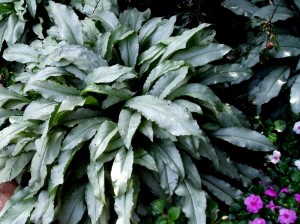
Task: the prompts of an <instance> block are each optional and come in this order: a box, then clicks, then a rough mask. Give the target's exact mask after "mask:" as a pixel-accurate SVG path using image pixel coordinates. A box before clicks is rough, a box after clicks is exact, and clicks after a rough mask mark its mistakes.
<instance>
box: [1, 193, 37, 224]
mask: <svg viewBox="0 0 300 224" xmlns="http://www.w3.org/2000/svg"><path fill="white" fill-rule="evenodd" d="M36 201H37V198H36V197H29V198H26V199H23V200H20V201H18V202H17V203H15V204H13V205H12V206H11V207H9V209H7V210H4V213H2V214H1V216H0V223H7V224H8V223H10V224H25V223H26V222H27V219H28V217H29V216H30V213H31V211H32V210H33V208H34V206H35V204H36Z"/></svg>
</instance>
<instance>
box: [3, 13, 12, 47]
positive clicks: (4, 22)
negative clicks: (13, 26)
mask: <svg viewBox="0 0 300 224" xmlns="http://www.w3.org/2000/svg"><path fill="white" fill-rule="evenodd" d="M11 11H12V12H13V9H11ZM6 28H7V19H2V20H1V21H0V50H2V44H3V41H4V34H5V30H6Z"/></svg>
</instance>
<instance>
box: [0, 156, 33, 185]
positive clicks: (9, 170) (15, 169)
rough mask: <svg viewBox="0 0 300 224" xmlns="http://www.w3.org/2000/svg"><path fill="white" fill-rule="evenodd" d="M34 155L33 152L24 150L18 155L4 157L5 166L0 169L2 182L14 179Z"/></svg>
mask: <svg viewBox="0 0 300 224" xmlns="http://www.w3.org/2000/svg"><path fill="white" fill-rule="evenodd" d="M32 157H33V152H24V153H22V154H20V155H17V156H12V157H4V158H1V159H4V160H5V166H4V167H1V169H0V181H1V183H3V182H7V181H12V180H13V179H14V178H16V177H17V176H18V175H19V174H20V173H21V172H22V171H23V170H24V168H25V167H26V166H27V164H28V163H29V162H30V160H31V159H32Z"/></svg>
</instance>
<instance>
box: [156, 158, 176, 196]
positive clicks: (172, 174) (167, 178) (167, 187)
mask: <svg viewBox="0 0 300 224" xmlns="http://www.w3.org/2000/svg"><path fill="white" fill-rule="evenodd" d="M154 159H155V161H156V165H157V168H158V173H157V174H155V176H156V179H157V181H158V182H159V185H160V187H161V188H162V189H163V191H164V194H165V195H168V197H170V196H172V195H173V194H174V190H175V188H176V187H177V185H178V181H179V175H178V172H177V171H174V170H172V169H171V168H170V167H168V166H167V165H166V164H165V163H164V161H162V160H160V159H159V158H156V157H155V155H154Z"/></svg>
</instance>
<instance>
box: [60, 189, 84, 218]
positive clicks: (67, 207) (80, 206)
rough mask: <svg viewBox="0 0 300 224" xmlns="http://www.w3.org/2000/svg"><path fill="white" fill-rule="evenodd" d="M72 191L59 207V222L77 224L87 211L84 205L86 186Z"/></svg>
mask: <svg viewBox="0 0 300 224" xmlns="http://www.w3.org/2000/svg"><path fill="white" fill-rule="evenodd" d="M70 191H71V192H69V194H68V195H67V197H66V198H65V200H64V201H63V204H61V205H60V206H59V210H58V220H59V222H60V223H74V224H77V223H79V222H80V220H81V219H82V216H83V214H84V212H85V210H86V205H85V203H84V192H85V185H80V186H77V187H73V188H71V190H70Z"/></svg>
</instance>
